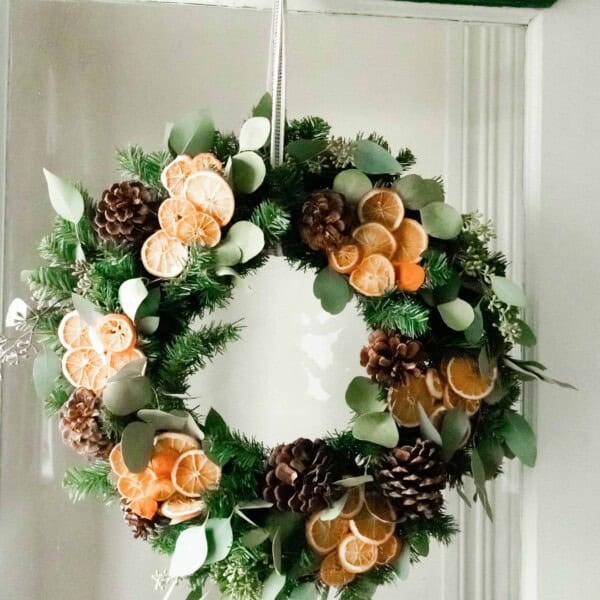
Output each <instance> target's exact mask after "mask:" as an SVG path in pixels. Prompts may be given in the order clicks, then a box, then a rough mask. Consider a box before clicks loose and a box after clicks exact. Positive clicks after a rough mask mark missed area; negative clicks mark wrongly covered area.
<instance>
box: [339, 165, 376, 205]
mask: <svg viewBox="0 0 600 600" xmlns="http://www.w3.org/2000/svg"><path fill="white" fill-rule="evenodd" d="M372 189H373V184H372V183H371V180H370V179H369V178H368V177H367V176H366V175H365V174H364V173H363V172H362V171H359V170H358V169H346V170H345V171H342V172H340V173H338V174H337V175H336V176H335V179H334V180H333V191H334V192H337V193H338V194H342V196H344V198H345V199H346V202H348V203H349V204H350V205H352V206H356V205H357V204H358V203H359V201H360V199H361V198H362V197H363V196H364V195H365V194H367V193H368V192H370V191H371V190H372Z"/></svg>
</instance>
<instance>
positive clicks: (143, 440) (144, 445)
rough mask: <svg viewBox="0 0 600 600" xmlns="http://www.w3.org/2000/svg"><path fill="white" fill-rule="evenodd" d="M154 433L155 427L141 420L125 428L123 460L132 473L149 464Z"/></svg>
mask: <svg viewBox="0 0 600 600" xmlns="http://www.w3.org/2000/svg"><path fill="white" fill-rule="evenodd" d="M154 434H155V429H154V427H153V426H152V425H150V424H149V423H142V422H141V421H133V422H132V423H129V425H127V427H125V429H124V430H123V436H122V437H121V452H122V453H123V462H124V463H125V466H126V467H127V468H128V469H129V470H130V471H131V472H132V473H141V472H142V471H143V470H144V469H145V468H146V467H147V466H148V463H149V462H150V458H151V457H152V451H153V448H154Z"/></svg>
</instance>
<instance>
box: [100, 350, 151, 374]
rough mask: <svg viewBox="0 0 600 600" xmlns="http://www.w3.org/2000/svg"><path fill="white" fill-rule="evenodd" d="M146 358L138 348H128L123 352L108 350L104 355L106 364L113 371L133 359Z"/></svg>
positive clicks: (118, 369)
mask: <svg viewBox="0 0 600 600" xmlns="http://www.w3.org/2000/svg"><path fill="white" fill-rule="evenodd" d="M142 358H146V355H145V354H144V353H143V352H142V351H141V350H139V349H138V348H130V349H129V350H125V351H124V352H109V353H108V354H107V355H106V360H107V362H108V366H109V367H110V368H111V369H112V370H113V371H114V372H117V371H120V370H121V369H122V368H123V367H124V366H125V365H128V364H129V363H130V362H133V361H134V360H141V359H142Z"/></svg>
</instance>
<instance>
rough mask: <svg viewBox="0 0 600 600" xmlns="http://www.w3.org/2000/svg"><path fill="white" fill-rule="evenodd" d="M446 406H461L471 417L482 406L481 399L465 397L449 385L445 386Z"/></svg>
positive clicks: (447, 407) (448, 407)
mask: <svg viewBox="0 0 600 600" xmlns="http://www.w3.org/2000/svg"><path fill="white" fill-rule="evenodd" d="M443 400H444V407H445V408H446V409H447V410H450V409H452V408H460V410H464V411H465V412H466V413H467V415H468V416H469V417H472V416H473V415H474V414H475V413H476V412H477V411H478V410H479V409H480V408H481V400H480V399H478V398H463V397H462V396H459V395H458V394H457V393H456V392H455V391H454V390H453V389H452V388H451V387H450V386H449V385H447V386H446V387H445V388H444V395H443Z"/></svg>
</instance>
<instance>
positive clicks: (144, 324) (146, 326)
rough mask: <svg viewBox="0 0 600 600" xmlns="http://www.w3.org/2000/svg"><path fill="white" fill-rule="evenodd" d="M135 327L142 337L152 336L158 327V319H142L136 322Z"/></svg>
mask: <svg viewBox="0 0 600 600" xmlns="http://www.w3.org/2000/svg"><path fill="white" fill-rule="evenodd" d="M137 326H138V329H139V330H140V332H141V333H143V334H144V335H152V334H153V333H156V331H157V330H158V327H159V326H160V317H144V318H143V319H139V320H138V322H137Z"/></svg>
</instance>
